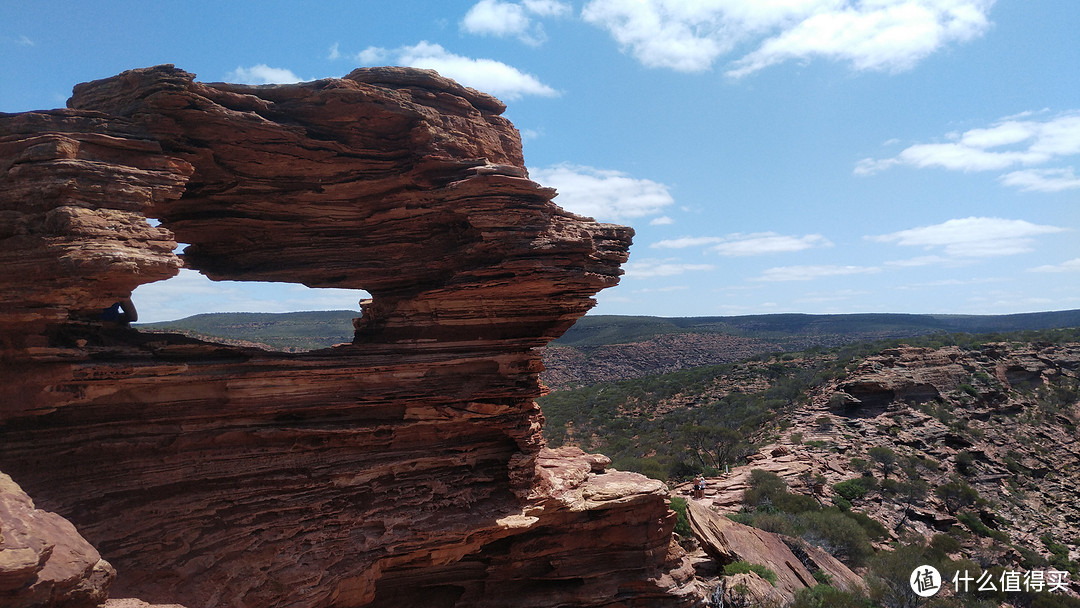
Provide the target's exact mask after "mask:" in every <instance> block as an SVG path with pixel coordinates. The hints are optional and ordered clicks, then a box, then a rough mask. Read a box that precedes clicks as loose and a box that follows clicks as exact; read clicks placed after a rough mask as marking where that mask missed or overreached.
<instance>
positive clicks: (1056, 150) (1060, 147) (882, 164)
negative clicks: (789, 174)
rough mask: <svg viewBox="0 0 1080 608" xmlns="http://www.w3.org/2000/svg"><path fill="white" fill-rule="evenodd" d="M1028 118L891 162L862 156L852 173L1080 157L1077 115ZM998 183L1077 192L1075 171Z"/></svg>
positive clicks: (977, 167)
mask: <svg viewBox="0 0 1080 608" xmlns="http://www.w3.org/2000/svg"><path fill="white" fill-rule="evenodd" d="M1029 116H1031V113H1025V114H1022V115H1018V116H1013V117H1008V118H1003V119H1001V120H999V121H997V122H996V123H994V124H992V125H990V126H989V127H985V128H977V129H971V130H968V131H965V132H963V133H959V134H956V133H953V134H948V135H946V138H947V139H951V140H953V141H949V142H942V143H926V144H915V145H912V146H909V147H907V148H905V149H904V150H903V151H901V152H900V154H898V155H897V156H895V157H893V158H885V159H873V158H865V159H862V160H860V161H859V162H858V163H856V165H855V173H856V174H857V175H871V174H874V173H877V172H879V171H884V170H886V169H889V168H891V167H895V166H898V165H905V166H910V167H917V168H925V167H940V168H944V169H950V170H953V171H1001V170H1004V169H1008V168H1010V167H1016V166H1022V167H1037V166H1038V165H1044V164H1047V163H1051V162H1058V161H1061V160H1063V159H1067V158H1070V157H1076V156H1078V155H1080V111H1077V110H1070V111H1068V112H1064V113H1061V114H1059V115H1057V116H1054V117H1052V118H1049V119H1046V120H1035V119H1026V118H1028V117H1029ZM1021 118H1024V120H1022V119H1021ZM1000 180H1001V183H1003V184H1005V185H1007V186H1014V187H1017V188H1021V189H1024V190H1033V191H1040V192H1057V191H1060V190H1068V189H1072V188H1080V178H1077V177H1076V175H1075V172H1074V169H1073V167H1063V168H1062V167H1058V168H1030V169H1019V170H1016V171H1013V172H1011V173H1007V174H1005V175H1003V176H1001V178H1000Z"/></svg>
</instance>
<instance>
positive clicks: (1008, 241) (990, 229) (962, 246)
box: [866, 217, 1066, 258]
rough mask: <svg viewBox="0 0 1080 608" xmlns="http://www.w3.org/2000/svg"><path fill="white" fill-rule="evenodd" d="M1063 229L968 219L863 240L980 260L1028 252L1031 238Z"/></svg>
mask: <svg viewBox="0 0 1080 608" xmlns="http://www.w3.org/2000/svg"><path fill="white" fill-rule="evenodd" d="M1065 230H1066V229H1065V228H1059V227H1057V226H1043V225H1039V224H1032V223H1031V222H1027V221H1024V220H1008V219H1002V218H997V217H968V218H963V219H955V220H949V221H947V222H943V223H941V224H935V225H933V226H921V227H919V228H912V229H910V230H901V231H899V232H894V233H891V234H884V235H880V236H871V237H866V238H867V239H869V240H872V241H877V242H879V243H896V244H897V245H903V246H908V247H922V248H924V249H926V250H933V249H937V248H940V249H943V250H944V253H945V254H946V255H948V256H953V257H961V258H982V257H995V256H1003V255H1015V254H1018V253H1026V252H1028V251H1031V250H1032V245H1033V244H1034V242H1035V237H1037V236H1040V235H1044V234H1054V233H1058V232H1064V231H1065Z"/></svg>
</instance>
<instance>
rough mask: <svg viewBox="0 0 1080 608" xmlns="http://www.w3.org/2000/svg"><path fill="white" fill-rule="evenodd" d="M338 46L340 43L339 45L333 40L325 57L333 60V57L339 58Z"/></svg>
mask: <svg viewBox="0 0 1080 608" xmlns="http://www.w3.org/2000/svg"><path fill="white" fill-rule="evenodd" d="M340 46H341V45H339V44H338V43H336V42H335V43H334V45H333V46H331V47H330V52H329V53H327V55H326V58H327V59H329V60H330V61H333V60H335V59H341V49H340Z"/></svg>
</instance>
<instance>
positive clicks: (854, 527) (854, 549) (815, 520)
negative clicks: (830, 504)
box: [799, 509, 874, 567]
mask: <svg viewBox="0 0 1080 608" xmlns="http://www.w3.org/2000/svg"><path fill="white" fill-rule="evenodd" d="M799 523H801V524H802V526H803V527H804V528H805V532H803V534H802V537H803V538H804V539H806V541H807V542H809V543H810V544H812V545H818V546H820V547H821V548H822V549H824V550H826V551H828V552H829V553H832V554H833V555H834V556H835V557H837V558H839V559H840V560H841V561H843V562H844V563H846V564H847V565H848V566H851V567H859V566H862V565H864V564H865V563H866V561H867V559H869V558H870V556H871V555H873V553H874V549H873V547H871V546H870V539H869V537H868V536H867V534H866V530H864V529H863V528H862V526H860V525H859V524H858V522H856V521H855V520H854V519H851V518H850V517H847V516H846V515H845V514H844V513H843V512H841V511H839V510H837V509H824V510H821V511H817V512H812V513H803V514H801V515H800V516H799Z"/></svg>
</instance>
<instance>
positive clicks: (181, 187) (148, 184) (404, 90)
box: [0, 66, 699, 608]
mask: <svg viewBox="0 0 1080 608" xmlns="http://www.w3.org/2000/svg"><path fill="white" fill-rule="evenodd" d="M69 106H70V107H71V108H72V109H69V110H61V111H55V112H46V113H32V114H23V115H5V116H0V145H2V146H6V147H4V148H2V149H3V151H4V156H3V159H4V160H2V161H0V170H2V172H0V180H4V182H3V184H4V186H5V187H4V188H0V212H3V213H4V214H5V215H3V216H2V219H3V220H4V221H3V224H2V227H0V256H8V257H7V258H5V259H11V260H16V261H21V263H23V264H24V265H32V266H34V267H35V268H38V270H37V271H36V272H37V274H36V275H28V276H25V277H24V276H21V275H20V276H18V277H13V278H12V279H11V280H8V279H5V281H4V282H3V283H2V284H0V298H3V302H4V303H5V306H6V305H7V304H8V303H12V306H11V307H5V308H4V309H3V311H4V312H3V314H0V317H2V319H0V330H2V338H0V340H2V341H0V358H2V359H3V362H4V364H3V367H2V368H0V403H3V404H4V405H3V408H2V409H0V470H4V471H5V472H7V473H9V474H11V475H12V477H13V478H15V479H16V480H18V482H19V483H20V484H21V485H22V486H23V488H24V489H25V490H26V491H27V492H28V493H29V494H30V495H31V496H33V497H34V499H35V500H36V501H37V502H38V504H39V505H41V506H42V508H46V509H48V510H51V511H55V512H57V513H60V514H61V515H63V516H64V517H66V518H67V519H68V520H70V521H71V522H72V523H74V524H75V525H76V526H77V527H78V529H79V531H80V532H81V533H82V535H83V536H85V537H86V539H87V540H89V541H90V542H91V543H93V545H94V546H96V547H97V549H98V550H99V551H100V552H101V554H102V555H103V556H104V557H105V558H106V559H108V560H109V562H110V563H112V564H113V565H115V566H116V569H117V572H118V576H117V580H116V583H115V584H114V586H113V594H114V595H125V596H126V595H130V596H133V597H139V598H141V599H142V600H146V601H150V602H159V603H169V602H177V601H178V602H181V603H183V604H185V605H187V606H189V607H190V608H199V607H203V606H305V607H316V606H337V607H350V606H396V605H425V606H508V605H512V606H548V605H556V604H557V605H561V606H599V605H604V606H688V605H691V604H692V603H693V602H694V601H696V599H697V598H698V597H699V596H698V592H697V590H696V586H695V584H694V581H693V576H692V571H691V569H690V567H689V566H688V565H687V564H688V561H687V560H686V558H685V556H684V555H683V554H682V553H681V551H680V550H679V549H678V547H677V546H675V545H674V544H673V543H672V535H671V530H672V527H673V526H674V520H673V518H672V513H671V512H670V511H669V510H668V508H667V501H666V492H665V491H664V490H663V488H661V487H660V486H659V484H657V483H655V482H652V481H649V480H648V479H646V478H644V477H641V476H638V475H633V474H627V473H617V472H604V470H603V469H604V466H605V464H606V462H605V461H604V460H603V459H602V458H597V457H593V456H588V455H585V454H583V453H581V452H574V451H560V452H549V451H545V450H544V449H543V440H542V436H541V434H540V427H541V423H542V420H543V416H542V414H541V412H540V411H539V409H538V408H537V406H536V404H535V401H534V399H535V398H536V397H537V396H539V394H540V393H541V385H540V383H539V380H538V376H539V372H540V370H541V369H542V365H541V361H540V353H539V347H541V346H543V345H544V344H546V343H547V342H548V341H549V340H551V339H552V338H554V337H556V336H558V335H559V334H560V333H561V332H563V331H565V329H566V328H567V327H569V325H570V324H572V323H573V322H574V320H575V319H577V318H578V317H579V316H580V315H582V314H584V312H585V311H586V310H588V309H589V308H590V307H591V306H592V305H593V303H594V302H593V300H592V299H591V296H592V295H593V294H594V293H596V292H597V291H599V290H600V289H602V288H604V287H608V286H611V285H614V284H616V283H617V281H618V276H619V274H620V270H619V264H620V263H621V262H623V261H625V259H626V255H627V248H628V246H629V244H630V239H631V236H632V231H630V230H629V229H627V228H622V227H619V226H612V225H606V224H598V223H596V222H594V221H592V220H589V219H588V218H582V217H579V216H575V215H573V214H570V213H567V212H565V211H563V210H562V209H560V208H559V207H558V206H556V205H555V204H554V203H553V202H552V201H551V199H552V197H553V196H554V195H555V192H554V190H552V189H549V188H544V187H542V186H541V185H539V184H536V183H534V182H532V181H530V180H529V179H528V177H527V174H526V172H525V169H524V164H523V161H522V158H521V149H520V142H519V138H518V135H517V132H516V131H515V130H514V129H513V127H512V126H511V125H510V123H509V122H508V121H506V120H505V119H503V118H502V117H501V116H499V114H500V113H501V111H502V109H503V106H502V104H501V103H500V102H498V101H497V100H495V99H494V98H491V97H489V96H487V95H484V94H482V93H479V92H476V91H473V90H471V89H465V88H463V87H460V86H458V85H457V84H455V83H453V82H452V81H449V80H446V79H443V78H441V77H439V76H438V75H437V74H435V73H433V72H427V71H420V70H406V69H389V68H388V69H366V70H357V71H355V72H353V73H352V74H350V75H349V76H348V77H346V78H344V79H327V80H321V81H316V82H311V83H303V84H298V85H273V86H260V87H253V86H241V85H229V84H220V83H215V84H205V83H198V82H195V81H194V78H193V76H192V75H191V74H188V73H186V72H183V71H181V70H177V69H175V68H173V67H171V66H160V67H157V68H150V69H144V70H134V71H131V72H125V73H124V74H121V75H119V76H116V77H113V78H109V79H105V80H103V81H97V82H93V83H87V84H85V85H80V86H78V87H76V90H75V94H74V96H73V97H72V99H71V101H70V102H69ZM72 142H74V143H72ZM87 171H89V174H87V175H84V173H86V172H87ZM147 218H154V219H156V220H159V221H160V225H156V226H152V225H151V224H150V223H148V222H147V221H146V219H147ZM177 241H179V242H183V243H189V244H190V245H189V246H188V247H187V248H186V249H185V250H184V253H183V255H182V256H176V255H174V254H173V253H172V249H173V247H174V243H175V242H177ZM181 264H184V265H186V266H187V267H190V268H195V269H198V270H200V271H201V272H203V273H205V274H207V275H208V276H210V277H211V278H214V279H232V280H274V281H290V282H296V283H304V284H306V285H309V286H316V287H345V288H356V289H364V290H366V291H368V292H369V293H370V294H371V296H372V300H371V301H370V302H365V303H364V304H363V310H362V316H361V317H360V318H359V319H358V320H357V322H356V328H357V330H356V337H355V339H354V343H353V344H350V345H342V346H338V347H335V348H331V349H325V350H321V351H314V352H310V353H303V354H288V353H272V352H266V351H262V350H258V349H255V348H243V347H231V346H225V345H217V344H205V343H202V342H199V341H196V340H193V339H190V338H185V337H182V336H175V335H160V334H155V335H142V334H139V333H138V332H134V331H131V330H128V329H125V328H122V327H119V328H118V327H110V326H108V324H107V323H105V322H102V321H100V320H99V319H97V318H95V314H94V311H95V310H100V308H101V307H102V306H105V305H107V304H108V303H110V302H112V301H114V300H115V299H118V298H119V297H122V296H125V295H127V294H128V293H130V290H131V289H132V288H133V287H134V286H136V285H138V284H142V283H145V282H149V281H153V280H158V279H161V278H164V277H167V276H170V275H171V274H173V273H174V272H175V271H176V269H177V268H178V267H179V266H180V265H181ZM27 267H29V266H27ZM8 311H11V314H10V315H9V314H8ZM133 601H134V600H133Z"/></svg>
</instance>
